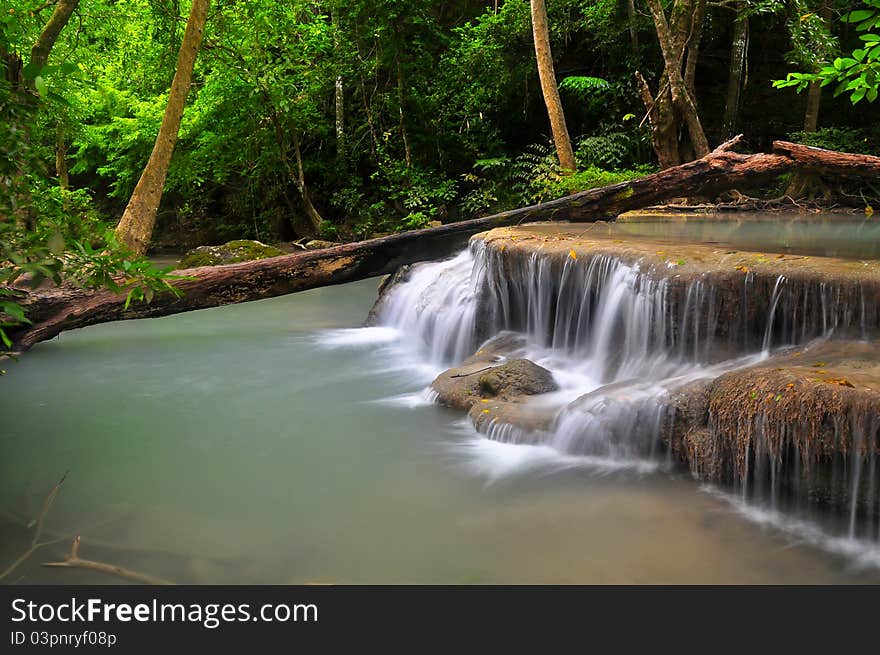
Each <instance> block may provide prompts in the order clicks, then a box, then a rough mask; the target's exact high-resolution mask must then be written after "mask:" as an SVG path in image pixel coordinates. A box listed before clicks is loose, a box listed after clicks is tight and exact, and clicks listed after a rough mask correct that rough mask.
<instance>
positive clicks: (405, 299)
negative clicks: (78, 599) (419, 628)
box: [0, 251, 880, 584]
mask: <svg viewBox="0 0 880 655" xmlns="http://www.w3.org/2000/svg"><path fill="white" fill-rule="evenodd" d="M484 255H485V253H481V252H479V251H475V252H470V251H469V252H464V253H462V254H461V255H459V256H458V257H456V258H453V259H451V260H449V261H446V262H438V263H432V264H428V265H425V266H421V267H418V268H417V269H416V270H415V271H414V273H413V275H412V277H411V278H410V280H409V281H408V282H407V283H406V284H404V285H402V286H400V287H399V288H398V290H397V291H396V292H395V293H394V295H393V296H392V297H391V298H390V303H389V304H388V305H387V306H386V307H385V309H384V312H383V314H382V316H381V321H380V323H381V324H380V325H378V326H375V327H369V328H362V327H359V326H360V325H361V324H362V322H363V320H364V318H365V316H366V315H367V312H368V310H369V308H370V306H371V304H372V302H373V300H374V298H375V293H376V288H377V285H378V281H377V280H367V281H363V282H359V283H354V284H348V285H342V286H338V287H332V288H327V289H319V290H315V291H309V292H305V293H300V294H296V295H293V296H288V297H284V298H277V299H272V300H265V301H259V302H256V303H249V304H247V305H241V306H230V307H223V308H218V309H211V310H204V311H200V312H193V313H189V314H183V315H179V316H172V317H167V318H162V319H154V320H144V321H135V322H124V323H115V324H107V325H101V326H94V327H90V328H86V329H83V330H78V331H75V332H71V333H65V334H63V335H62V336H61V337H60V338H59V339H56V340H54V341H52V342H49V343H44V344H40V345H38V346H37V347H35V348H34V349H33V350H32V351H31V352H29V353H28V354H27V356H26V357H24V358H23V359H22V360H21V361H18V362H7V363H5V364H4V367H5V368H6V369H7V373H6V375H5V376H4V377H3V378H2V379H0V384H2V385H3V387H2V388H3V393H2V394H0V453H2V457H0V510H2V515H0V569H3V568H4V567H5V565H6V564H7V563H9V562H11V561H13V560H14V559H15V558H16V557H17V556H18V555H19V554H20V553H21V552H23V550H25V549H26V548H27V545H28V543H29V539H30V534H31V533H30V532H29V531H27V530H26V529H24V528H23V527H22V525H21V524H22V523H25V522H27V521H28V520H29V519H31V518H33V517H34V516H35V514H36V513H37V511H38V509H39V507H40V504H41V503H42V501H43V498H44V497H45V495H46V493H47V492H48V490H49V489H50V488H51V486H52V485H53V484H54V483H55V482H56V481H57V479H58V478H59V477H60V475H61V474H62V473H63V472H64V471H67V470H69V471H70V474H69V476H68V478H67V481H66V482H65V484H64V487H63V489H62V492H61V493H60V494H59V496H58V498H57V500H56V502H55V505H54V506H53V508H52V511H51V513H50V515H49V517H48V519H47V522H46V537H47V538H48V537H51V538H52V539H55V538H57V539H60V540H62V541H59V542H58V543H55V544H52V545H49V546H46V547H44V548H43V549H41V550H40V551H39V552H38V553H37V554H36V555H34V556H33V557H32V558H31V560H29V561H28V563H26V564H25V565H24V566H22V567H20V568H19V569H18V570H17V571H16V572H15V573H14V574H13V575H11V576H10V578H9V579H7V580H4V582H21V583H56V582H69V583H87V582H98V583H105V582H113V580H112V579H107V578H105V577H102V576H100V575H98V574H95V573H90V572H85V571H68V570H55V569H46V568H42V567H40V566H39V564H40V562H44V561H50V560H57V559H60V558H61V557H63V555H64V553H65V551H66V549H67V545H66V544H67V542H66V540H67V538H68V537H69V536H70V535H72V534H74V533H77V534H81V535H82V536H83V547H82V553H81V554H82V556H84V557H91V558H93V559H101V560H105V561H110V562H112V563H116V564H120V565H123V566H127V567H129V568H134V569H137V570H142V571H147V572H149V573H151V574H153V575H158V576H162V577H166V578H170V579H173V580H176V581H179V582H191V583H278V584H285V583H303V582H334V583H369V582H386V583H395V582H399V583H418V582H428V583H512V582H521V583H538V582H542V583H574V582H580V583H688V582H690V583H807V582H809V583H831V582H837V583H841V582H843V583H852V582H880V556H878V555H877V551H876V548H875V547H874V546H871V545H867V546H866V545H865V544H863V543H861V542H858V541H857V540H855V539H848V538H845V535H844V537H839V536H837V535H836V534H833V533H829V532H827V531H825V530H824V529H823V528H822V527H821V526H817V525H815V524H813V523H809V522H807V523H804V522H798V520H796V519H795V518H792V517H791V516H789V515H787V514H784V513H782V514H781V513H779V512H776V513H773V510H772V508H765V507H763V506H758V505H755V504H752V503H748V502H742V501H741V497H740V496H737V495H736V494H732V493H729V492H727V491H725V490H722V489H716V488H708V487H706V488H704V489H703V490H702V491H701V489H700V487H699V486H698V485H697V484H695V483H694V481H693V480H692V479H691V477H690V475H689V474H688V473H687V472H686V471H682V470H681V469H678V468H675V467H671V466H670V465H669V463H668V462H667V461H666V460H665V459H664V455H663V454H662V453H660V452H658V451H657V448H656V440H655V438H654V431H655V425H656V421H659V420H660V416H659V414H658V413H657V411H656V409H657V404H656V402H655V401H656V398H658V396H660V395H661V394H662V393H663V392H664V390H665V389H667V388H668V387H670V386H672V385H675V384H678V383H680V382H681V381H683V380H691V379H694V378H695V377H700V376H715V375H717V374H718V372H719V371H721V370H724V368H725V367H728V366H733V365H738V364H740V363H742V362H736V363H731V361H730V360H729V359H722V360H720V361H717V357H714V356H713V354H714V353H715V352H716V350H719V349H720V344H718V343H716V340H714V339H713V337H712V336H711V333H712V330H711V328H710V327H709V323H707V322H706V321H703V320H698V319H697V317H705V316H706V315H710V316H711V315H712V314H713V312H714V311H715V310H714V307H715V306H716V305H715V299H714V296H713V293H712V290H711V289H710V288H708V287H706V286H703V287H699V286H694V287H693V288H691V289H689V290H688V292H687V293H686V294H684V295H683V296H681V297H680V302H677V303H673V304H672V305H670V304H669V302H668V301H669V297H670V289H669V288H668V286H667V285H666V284H664V283H663V282H662V281H661V282H654V281H651V280H649V279H647V278H645V277H644V276H642V275H641V274H640V272H639V271H638V270H637V269H635V268H633V267H630V266H626V265H623V264H621V263H620V262H616V261H614V260H612V259H596V260H594V261H593V262H592V263H590V264H589V267H590V268H589V271H586V275H574V272H575V271H574V269H573V268H571V269H568V270H566V271H563V272H562V274H561V275H558V274H557V273H559V272H558V271H551V270H550V269H549V268H547V265H546V264H542V263H541V262H540V261H538V260H535V261H531V262H529V261H524V262H522V266H523V267H524V268H523V269H522V271H520V273H521V274H517V275H512V276H510V277H509V278H507V279H504V278H502V277H501V276H499V275H498V274H497V273H498V269H497V268H495V267H494V266H493V265H492V264H491V262H488V261H487V259H486V258H485V257H484ZM530 267H531V268H530ZM566 280H567V281H566ZM487 284H488V285H489V287H490V288H494V289H495V290H496V294H495V295H494V296H493V299H492V300H491V302H489V303H488V304H487V303H486V302H485V301H484V297H483V296H481V294H482V293H483V292H484V290H485V288H486V285H487ZM781 287H782V289H783V291H784V289H785V288H787V287H785V285H781ZM548 290H552V293H550V292H549V291H548ZM676 297H678V296H676ZM778 302H779V303H780V306H779V311H780V312H781V311H782V307H783V306H784V304H785V303H786V302H787V300H786V298H784V297H783V298H781V299H778ZM817 306H818V303H817ZM487 308H488V311H489V314H488V315H487V314H484V313H483V312H486V311H487ZM829 312H830V310H829ZM779 316H781V314H779ZM823 316H824V317H825V318H826V320H831V319H830V318H829V317H830V316H831V314H830V313H826V314H823ZM814 319H815V320H814ZM821 319H822V317H818V318H816V317H813V318H812V319H811V321H812V322H811V323H810V324H809V326H808V325H807V323H806V322H804V323H802V324H797V325H796V324H793V323H786V322H785V321H779V320H777V321H775V324H776V327H775V328H771V332H772V336H771V337H769V341H768V337H766V334H765V330H764V328H765V326H760V328H756V330H758V331H759V334H757V335H755V336H754V342H755V346H756V347H755V348H754V349H753V350H752V351H749V352H744V351H743V352H740V353H739V354H738V355H737V357H739V358H760V357H762V356H763V355H762V354H761V352H760V351H761V350H762V346H763V345H765V342H766V345H767V346H768V347H773V346H777V345H779V343H780V342H781V341H782V340H784V339H785V338H788V337H790V336H791V335H795V334H797V335H803V336H810V334H809V333H811V331H812V330H813V329H814V325H815V326H818V325H821ZM782 323H786V324H785V325H782ZM676 325H677V327H676ZM501 329H508V330H517V331H519V332H521V333H523V334H525V335H526V336H527V340H526V344H525V345H524V349H525V355H526V356H528V357H529V358H531V359H533V360H534V361H536V362H538V363H541V364H542V365H544V366H547V367H548V368H550V369H551V370H552V371H553V372H554V375H555V376H556V378H557V380H558V381H559V382H560V385H561V390H560V391H559V392H558V393H556V394H552V397H551V398H550V399H549V400H548V402H551V403H555V404H556V405H557V406H559V407H560V408H561V407H564V406H565V405H567V404H568V403H571V402H572V401H574V400H575V399H577V398H581V400H580V401H578V402H577V403H575V404H573V405H570V406H569V408H568V409H567V410H566V411H565V412H563V413H562V414H561V415H560V417H559V419H558V420H557V423H556V429H555V430H554V432H553V434H552V435H551V438H550V440H549V441H548V442H545V443H539V444H534V445H523V444H514V443H505V442H504V441H503V440H494V439H487V438H486V437H485V436H483V435H480V434H478V433H477V432H476V431H475V430H474V428H473V427H471V425H470V423H469V422H468V421H466V420H463V419H462V417H461V414H460V413H458V412H454V411H451V410H446V409H444V408H441V407H438V406H437V405H434V404H432V403H431V399H430V396H429V395H428V394H426V392H425V388H426V386H427V384H428V383H429V382H430V381H431V379H432V378H433V377H434V376H435V375H436V374H437V373H439V372H440V371H441V370H443V369H444V368H446V367H447V366H449V365H450V364H452V363H455V362H457V361H460V360H461V359H462V358H463V357H465V356H467V355H469V354H471V353H472V352H473V350H474V349H475V347H476V346H478V345H479V343H480V341H481V340H482V339H483V338H485V337H488V336H491V333H494V332H497V331H498V330H501ZM816 329H819V328H818V327H817V328H816ZM481 330H482V332H481ZM733 338H736V339H741V338H744V337H743V335H742V334H737V335H735V337H733ZM725 344H727V345H729V344H728V342H727V341H725ZM716 346H717V347H716ZM608 385H610V386H608ZM603 389H604V391H602V390H603ZM591 391H592V392H597V393H596V394H595V395H594V396H592V397H590V396H586V397H584V395H585V394H588V393H589V392H591ZM861 475H862V476H863V477H864V476H869V475H870V476H874V475H875V471H874V470H873V468H871V470H870V471H868V470H864V471H862V473H861ZM872 548H874V550H872Z"/></svg>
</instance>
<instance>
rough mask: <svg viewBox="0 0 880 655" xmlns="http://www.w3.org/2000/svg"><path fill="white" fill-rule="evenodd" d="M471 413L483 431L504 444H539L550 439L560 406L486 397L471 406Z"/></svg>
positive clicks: (479, 428) (525, 400)
mask: <svg viewBox="0 0 880 655" xmlns="http://www.w3.org/2000/svg"><path fill="white" fill-rule="evenodd" d="M468 416H469V417H470V419H471V421H472V422H473V424H474V427H475V428H477V430H478V431H479V432H481V433H482V434H485V435H486V436H488V437H489V438H490V439H494V440H495V441H502V442H504V443H516V444H537V443H542V442H544V441H546V439H547V438H548V437H549V434H550V430H551V428H552V427H553V420H554V418H555V416H556V409H555V408H552V407H547V406H541V405H538V404H536V403H533V402H529V399H528V398H520V399H518V400H517V401H507V400H497V399H489V398H482V399H480V401H479V402H475V403H474V404H473V405H471V408H470V411H469V412H468Z"/></svg>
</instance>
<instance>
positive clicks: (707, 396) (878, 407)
mask: <svg viewBox="0 0 880 655" xmlns="http://www.w3.org/2000/svg"><path fill="white" fill-rule="evenodd" d="M667 416H668V421H667V423H666V424H665V426H664V431H663V439H664V441H666V443H667V444H668V445H669V446H670V447H671V448H672V450H673V452H674V453H675V454H676V456H677V457H678V458H679V459H680V460H681V461H683V462H686V463H687V464H688V466H689V467H690V469H691V471H692V472H693V473H694V474H695V475H696V476H697V477H699V478H701V479H705V480H710V481H715V482H723V483H728V484H732V483H740V484H746V486H747V487H749V488H755V489H761V488H766V489H769V488H770V487H771V486H772V487H773V489H774V490H775V491H774V492H773V493H774V494H775V495H776V497H777V499H783V500H784V499H785V498H786V497H790V498H802V499H805V500H808V501H809V502H810V503H811V504H813V505H815V506H819V507H822V508H824V509H827V510H830V511H834V512H837V513H844V512H846V513H849V512H852V511H853V507H854V506H855V508H856V511H857V512H858V513H859V514H861V513H865V514H873V515H874V517H873V519H871V520H875V519H876V518H877V516H876V515H877V513H878V507H880V484H878V483H877V481H876V480H874V479H873V478H872V476H871V475H870V474H866V475H862V476H861V477H859V474H858V472H859V471H860V470H865V471H871V470H873V469H874V467H875V465H876V464H875V463H876V461H878V459H880V350H878V349H877V347H876V344H875V343H873V342H865V341H859V342H850V341H831V342H824V343H820V344H817V345H813V346H812V347H807V348H803V349H799V350H795V349H790V350H789V351H787V352H783V353H781V354H778V355H776V356H774V357H771V358H770V359H768V360H765V361H764V362H762V363H761V364H759V365H757V366H752V367H748V368H743V369H738V370H734V371H730V372H727V373H725V374H724V375H721V376H720V377H718V378H716V379H714V380H710V381H699V382H696V383H692V384H689V385H686V386H684V387H681V388H680V389H678V390H676V391H674V392H672V393H671V394H670V396H669V399H668V406H667ZM854 476H855V477H854ZM853 492H855V494H854V493H853Z"/></svg>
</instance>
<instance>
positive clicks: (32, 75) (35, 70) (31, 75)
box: [21, 62, 42, 80]
mask: <svg viewBox="0 0 880 655" xmlns="http://www.w3.org/2000/svg"><path fill="white" fill-rule="evenodd" d="M41 70H42V68H41V67H40V66H39V65H38V64H35V63H34V62H31V63H29V64H28V65H27V66H25V67H24V68H22V69H21V75H22V77H24V79H26V80H33V79H36V78H37V76H38V75H39V74H40V71H41Z"/></svg>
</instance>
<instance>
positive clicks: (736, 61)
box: [721, 0, 749, 139]
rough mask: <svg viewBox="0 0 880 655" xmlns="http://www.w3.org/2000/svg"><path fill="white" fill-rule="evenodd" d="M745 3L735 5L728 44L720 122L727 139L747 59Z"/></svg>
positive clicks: (733, 129) (733, 123)
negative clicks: (728, 53)
mask: <svg viewBox="0 0 880 655" xmlns="http://www.w3.org/2000/svg"><path fill="white" fill-rule="evenodd" d="M746 7H747V4H746V1H745V0H739V1H738V2H737V3H736V5H735V11H736V15H735V17H734V20H733V38H732V40H731V44H730V67H729V74H728V78H727V99H726V101H725V103H724V118H723V120H722V121H721V135H722V137H723V138H725V139H727V138H730V137H731V136H733V135H734V134H735V133H736V123H737V118H738V116H739V108H740V99H741V96H742V91H743V87H744V85H745V77H746V71H747V70H748V59H749V16H748V15H747V14H746Z"/></svg>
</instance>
